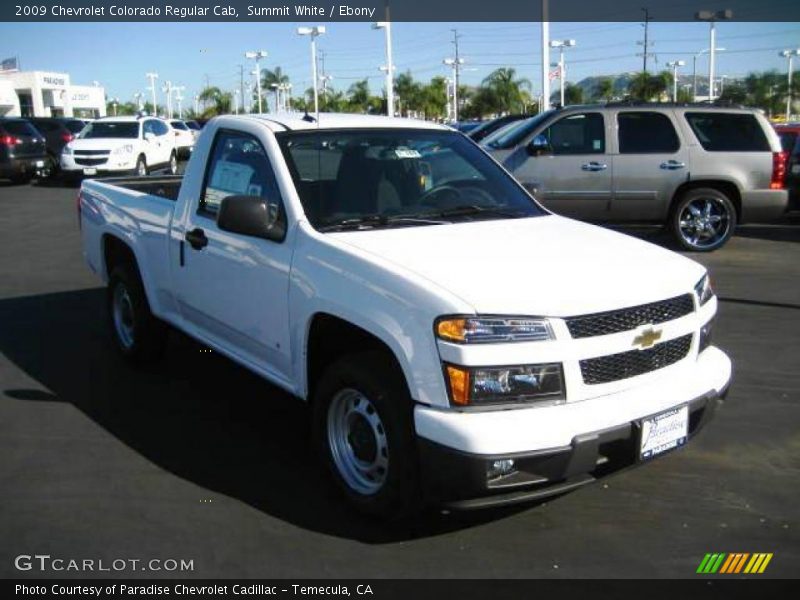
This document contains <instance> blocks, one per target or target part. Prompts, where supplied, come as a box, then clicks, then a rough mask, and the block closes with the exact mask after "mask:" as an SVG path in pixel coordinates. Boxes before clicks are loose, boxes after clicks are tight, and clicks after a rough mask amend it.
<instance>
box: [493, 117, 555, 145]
mask: <svg viewBox="0 0 800 600" xmlns="http://www.w3.org/2000/svg"><path fill="white" fill-rule="evenodd" d="M555 112H556V111H555V110H547V111H545V112H543V113H541V114H539V115H536V116H535V117H531V118H530V119H525V120H524V121H520V122H519V123H515V124H513V125H510V126H507V128H506V127H504V128H503V129H500V130H499V131H498V132H497V134H495V135H491V136H489V137H488V138H486V139H485V140H484V144H486V145H487V146H489V147H490V148H500V149H503V148H513V147H514V146H516V145H517V144H519V143H520V142H521V141H522V140H524V139H525V138H526V137H528V136H529V135H530V134H531V133H533V130H534V129H536V128H537V127H538V126H539V125H540V124H541V123H543V122H544V121H545V120H546V119H549V118H550V117H551V116H552V115H553V114H554V113H555Z"/></svg>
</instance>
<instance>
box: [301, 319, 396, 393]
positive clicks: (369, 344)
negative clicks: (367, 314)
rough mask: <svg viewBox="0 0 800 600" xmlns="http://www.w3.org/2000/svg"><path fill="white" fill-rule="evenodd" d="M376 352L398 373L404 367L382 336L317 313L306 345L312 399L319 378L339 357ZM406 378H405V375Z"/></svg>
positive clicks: (307, 370)
mask: <svg viewBox="0 0 800 600" xmlns="http://www.w3.org/2000/svg"><path fill="white" fill-rule="evenodd" d="M364 351H374V352H376V353H380V354H383V355H385V357H386V359H387V360H388V361H390V362H391V364H392V365H393V367H395V368H396V369H397V371H398V373H401V374H402V372H403V371H402V368H401V367H400V363H399V362H398V360H397V357H396V356H395V354H394V352H392V349H391V348H389V346H387V345H386V343H385V342H383V341H382V340H381V339H379V338H377V337H376V336H374V335H373V334H371V333H369V332H368V331H366V330H364V329H362V328H361V327H358V326H357V325H353V324H352V323H350V322H349V321H345V320H344V319H340V318H338V317H334V316H333V315H329V314H325V313H318V314H316V315H314V317H313V319H312V322H311V327H310V328H309V332H308V343H307V345H306V381H307V383H308V385H307V388H308V389H307V397H308V399H309V400H311V399H312V398H313V397H314V391H315V387H316V384H317V382H318V381H319V378H320V377H321V376H322V373H323V372H324V371H325V369H326V368H327V367H328V365H330V364H331V363H332V362H334V361H335V360H338V359H339V358H341V357H343V356H346V355H348V354H354V353H356V352H364ZM404 380H405V378H404Z"/></svg>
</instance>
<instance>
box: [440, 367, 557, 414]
mask: <svg viewBox="0 0 800 600" xmlns="http://www.w3.org/2000/svg"><path fill="white" fill-rule="evenodd" d="M445 374H446V377H447V384H448V389H449V392H450V402H451V403H452V404H454V405H456V406H487V405H496V404H514V403H520V402H536V401H542V400H564V398H565V395H564V376H563V372H562V368H561V364H560V363H549V364H542V365H520V366H513V367H460V366H456V365H445Z"/></svg>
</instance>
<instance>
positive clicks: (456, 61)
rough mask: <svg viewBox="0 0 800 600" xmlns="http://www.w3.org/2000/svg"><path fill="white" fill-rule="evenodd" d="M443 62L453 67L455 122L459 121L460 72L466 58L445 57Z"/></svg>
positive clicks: (453, 115)
mask: <svg viewBox="0 0 800 600" xmlns="http://www.w3.org/2000/svg"><path fill="white" fill-rule="evenodd" d="M442 63H443V64H445V65H447V66H448V67H450V68H452V69H453V112H452V113H451V116H452V118H453V123H456V122H457V121H458V72H459V70H460V69H461V65H463V64H464V59H463V58H445V59H444V60H443V61H442Z"/></svg>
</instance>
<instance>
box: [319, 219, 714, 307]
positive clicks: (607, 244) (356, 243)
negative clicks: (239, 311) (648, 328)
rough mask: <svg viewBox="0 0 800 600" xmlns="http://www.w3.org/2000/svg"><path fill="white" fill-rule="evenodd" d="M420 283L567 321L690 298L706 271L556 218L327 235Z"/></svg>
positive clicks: (476, 303) (484, 303)
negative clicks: (413, 276)
mask: <svg viewBox="0 0 800 600" xmlns="http://www.w3.org/2000/svg"><path fill="white" fill-rule="evenodd" d="M327 235H330V236H332V237H334V238H335V239H337V240H338V241H340V242H343V243H345V244H348V245H350V246H352V247H354V248H357V249H359V250H360V251H363V252H367V253H369V254H372V255H375V256H377V257H380V258H382V259H384V260H388V261H390V262H392V263H394V264H395V265H397V266H398V267H399V268H403V269H408V270H410V271H412V272H414V273H416V274H417V275H419V276H422V277H424V278H426V279H428V280H430V281H431V282H433V283H435V284H436V285H438V286H440V287H441V288H444V289H445V290H447V291H448V292H450V293H451V294H454V295H455V296H458V297H459V298H461V299H462V300H463V301H465V302H466V303H468V304H469V305H471V306H472V307H473V308H474V310H475V311H476V312H477V313H483V314H519V315H539V316H554V317H564V316H572V315H580V314H589V313H594V312H602V311H606V310H613V309H616V308H622V307H625V306H635V305H638V304H645V303H647V302H653V301H657V300H663V299H666V298H670V297H673V296H677V295H679V294H685V293H687V292H690V291H691V290H692V288H693V286H694V284H696V283H697V282H698V281H699V280H700V278H701V277H702V276H703V273H704V272H705V269H704V267H702V266H700V265H699V264H697V263H695V262H694V261H692V260H689V259H687V258H685V257H683V256H681V255H679V254H676V253H674V252H671V251H668V250H665V249H663V248H661V247H659V246H655V245H653V244H650V243H648V242H643V241H641V240H638V239H636V238H633V237H630V236H628V235H624V234H621V233H617V232H614V231H610V230H607V229H602V228H600V227H595V226H592V225H587V224H584V223H580V222H578V221H573V220H571V219H566V218H563V217H558V216H555V215H549V216H543V217H533V218H527V219H513V220H495V221H480V222H470V223H457V224H448V225H430V226H422V227H407V228H397V229H381V230H372V231H354V232H340V233H331V234H327Z"/></svg>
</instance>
